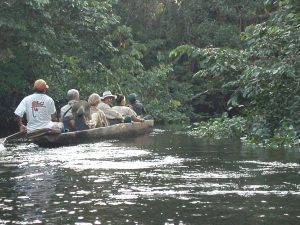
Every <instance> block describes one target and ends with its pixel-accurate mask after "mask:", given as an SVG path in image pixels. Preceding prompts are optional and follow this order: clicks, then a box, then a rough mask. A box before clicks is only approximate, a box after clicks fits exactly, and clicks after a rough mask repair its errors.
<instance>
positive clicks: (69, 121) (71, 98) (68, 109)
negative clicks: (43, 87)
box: [60, 89, 80, 131]
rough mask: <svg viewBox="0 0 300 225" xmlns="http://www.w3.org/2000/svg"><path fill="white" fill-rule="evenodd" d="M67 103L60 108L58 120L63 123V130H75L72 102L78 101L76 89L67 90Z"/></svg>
mask: <svg viewBox="0 0 300 225" xmlns="http://www.w3.org/2000/svg"><path fill="white" fill-rule="evenodd" d="M67 98H68V104H67V105H65V106H63V107H62V108H61V110H60V121H61V122H63V124H64V129H65V131H75V130H76V129H75V121H74V118H73V114H72V107H73V105H74V103H76V102H78V101H79V99H80V98H79V92H78V91H77V90H76V89H70V90H69V91H68V92H67Z"/></svg>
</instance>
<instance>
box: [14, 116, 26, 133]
mask: <svg viewBox="0 0 300 225" xmlns="http://www.w3.org/2000/svg"><path fill="white" fill-rule="evenodd" d="M16 121H17V123H18V126H19V130H20V132H26V131H27V128H26V126H25V125H24V124H23V121H22V117H20V116H18V115H16Z"/></svg>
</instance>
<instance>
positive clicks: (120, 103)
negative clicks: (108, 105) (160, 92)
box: [112, 94, 144, 123]
mask: <svg viewBox="0 0 300 225" xmlns="http://www.w3.org/2000/svg"><path fill="white" fill-rule="evenodd" d="M116 103H117V106H114V107H112V108H113V109H114V110H116V111H117V112H119V113H120V114H121V115H122V116H123V117H124V118H125V119H124V123H130V122H131V121H132V122H143V121H144V119H140V118H138V117H137V114H136V113H135V112H134V111H133V110H132V109H131V108H129V107H127V106H125V104H126V99H125V96H124V95H122V94H117V99H116Z"/></svg>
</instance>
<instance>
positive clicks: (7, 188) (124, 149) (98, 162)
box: [0, 127, 300, 225]
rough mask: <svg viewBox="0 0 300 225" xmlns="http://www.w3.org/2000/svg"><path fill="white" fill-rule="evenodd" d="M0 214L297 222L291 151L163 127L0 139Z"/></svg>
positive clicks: (97, 220) (146, 221)
mask: <svg viewBox="0 0 300 225" xmlns="http://www.w3.org/2000/svg"><path fill="white" fill-rule="evenodd" d="M0 224H53V225H58V224H76V225H92V224H107V225H113V224H132V225H171V224H174V225H175V224H176V225H191V224H193V225H194V224H230V225H233V224H249V225H250V224H251V225H254V224H255V225H257V224H272V225H276V224H278V225H283V224H289V225H290V224H300V152H299V150H289V151H278V150H277V151H267V150H263V149H253V148H252V149H247V148H244V147H243V146H242V145H241V144H240V142H239V141H234V140H223V141H217V142H210V141H207V140H205V139H199V138H196V137H192V136H189V135H187V134H186V133H184V132H181V131H180V130H177V129H173V128H169V127H162V128H156V129H154V131H153V132H152V133H150V134H149V135H145V136H141V137H136V138H130V139H127V140H119V141H118V140H110V141H104V142H99V143H93V144H84V145H78V146H70V147H61V148H39V147H38V146H36V145H34V144H22V145H18V146H13V147H9V148H3V146H2V148H1V149H0Z"/></svg>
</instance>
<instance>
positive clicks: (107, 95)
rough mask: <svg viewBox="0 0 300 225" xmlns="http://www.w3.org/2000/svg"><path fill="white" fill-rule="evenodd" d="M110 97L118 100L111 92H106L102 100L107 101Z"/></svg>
mask: <svg viewBox="0 0 300 225" xmlns="http://www.w3.org/2000/svg"><path fill="white" fill-rule="evenodd" d="M108 97H113V98H114V99H116V97H117V96H115V95H113V94H112V93H111V92H110V91H104V92H103V94H102V97H101V99H105V98H108Z"/></svg>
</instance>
